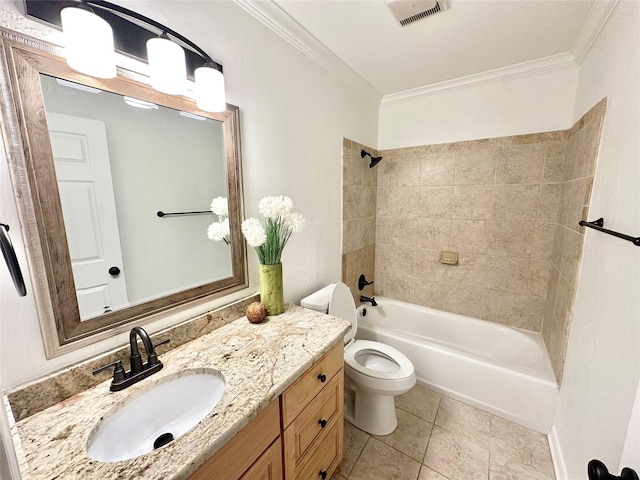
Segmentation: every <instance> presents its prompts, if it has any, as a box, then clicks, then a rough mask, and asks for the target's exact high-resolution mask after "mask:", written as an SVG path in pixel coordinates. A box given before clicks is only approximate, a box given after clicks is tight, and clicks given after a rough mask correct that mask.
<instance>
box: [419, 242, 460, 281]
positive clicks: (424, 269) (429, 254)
mask: <svg viewBox="0 0 640 480" xmlns="http://www.w3.org/2000/svg"><path fill="white" fill-rule="evenodd" d="M438 254H439V250H426V249H420V250H419V251H418V253H417V254H416V258H415V262H414V272H415V275H416V276H417V277H420V278H423V279H424V280H428V281H431V282H435V283H446V282H447V275H448V272H449V270H450V269H451V268H453V267H452V266H451V265H443V264H442V263H440V262H439V261H438Z"/></svg>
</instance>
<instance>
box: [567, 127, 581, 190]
mask: <svg viewBox="0 0 640 480" xmlns="http://www.w3.org/2000/svg"><path fill="white" fill-rule="evenodd" d="M578 145H579V137H578V135H575V134H574V135H572V136H571V137H569V140H568V141H567V160H566V162H565V165H564V180H565V182H567V181H570V180H573V179H575V171H576V161H577V160H576V159H577V157H578Z"/></svg>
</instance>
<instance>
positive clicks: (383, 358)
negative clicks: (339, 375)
mask: <svg viewBox="0 0 640 480" xmlns="http://www.w3.org/2000/svg"><path fill="white" fill-rule="evenodd" d="M367 353H369V354H370V355H372V356H378V357H379V358H378V359H371V360H373V361H372V362H368V363H369V366H365V365H363V364H362V360H363V359H362V357H363V356H364V355H366V354H367ZM344 362H345V364H347V365H348V366H349V367H350V368H352V369H353V370H355V371H356V372H358V373H360V374H362V375H366V376H367V377H371V378H378V379H381V380H401V379H404V378H408V377H411V376H413V375H414V368H413V364H412V363H411V360H409V359H408V358H407V357H406V356H405V355H404V354H402V353H401V352H400V351H398V350H396V349H395V348H393V347H392V346H390V345H386V344H384V343H380V342H374V341H371V340H355V341H353V342H350V343H348V344H347V345H346V347H345V349H344ZM375 363H378V365H377V366H376V365H375ZM393 364H395V365H396V366H397V368H395V369H394V368H393ZM376 367H377V368H376Z"/></svg>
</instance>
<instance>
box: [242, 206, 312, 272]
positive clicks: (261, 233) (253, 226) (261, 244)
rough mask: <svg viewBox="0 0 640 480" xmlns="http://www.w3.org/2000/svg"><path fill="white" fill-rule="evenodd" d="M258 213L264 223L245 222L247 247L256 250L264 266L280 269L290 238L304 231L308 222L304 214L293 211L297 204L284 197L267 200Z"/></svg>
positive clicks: (243, 224) (252, 220) (249, 219)
mask: <svg viewBox="0 0 640 480" xmlns="http://www.w3.org/2000/svg"><path fill="white" fill-rule="evenodd" d="M258 209H259V210H260V213H261V214H262V216H263V217H264V220H262V221H261V220H258V219H257V218H254V217H251V218H247V219H246V220H245V221H244V222H242V233H243V234H244V236H245V238H246V239H247V243H248V244H249V245H251V246H252V247H255V249H256V253H257V254H258V260H259V261H260V264H261V265H276V264H278V263H280V259H281V257H282V251H283V250H284V247H285V246H286V245H287V242H288V241H289V237H291V234H292V233H297V232H299V231H301V230H302V229H303V228H304V226H305V223H306V220H305V218H304V217H303V216H302V214H300V213H297V212H293V211H292V210H293V201H292V200H291V199H290V198H289V197H285V196H283V195H280V196H275V197H264V198H263V199H262V200H260V202H259V203H258Z"/></svg>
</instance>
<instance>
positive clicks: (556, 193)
mask: <svg viewBox="0 0 640 480" xmlns="http://www.w3.org/2000/svg"><path fill="white" fill-rule="evenodd" d="M561 198H562V184H561V183H545V184H542V185H541V186H540V200H539V202H538V214H537V221H538V222H545V223H555V222H557V221H558V213H559V212H560V200H561Z"/></svg>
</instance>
